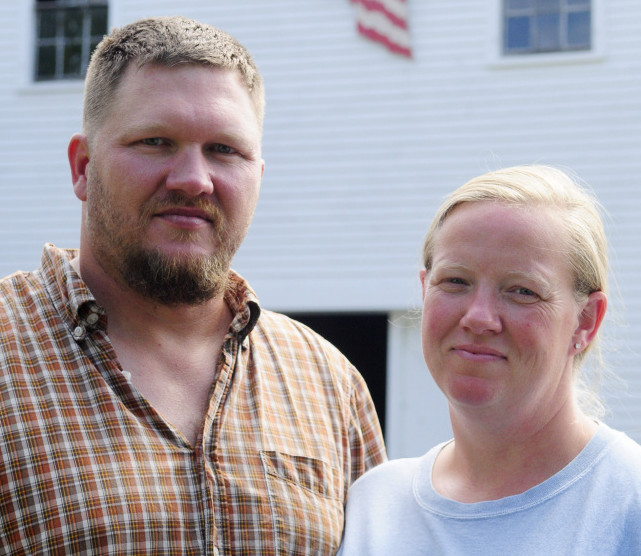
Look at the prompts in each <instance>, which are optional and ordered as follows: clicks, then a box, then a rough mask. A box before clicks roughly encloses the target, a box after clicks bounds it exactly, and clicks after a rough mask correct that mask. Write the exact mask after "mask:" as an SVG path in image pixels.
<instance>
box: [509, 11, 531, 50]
mask: <svg viewBox="0 0 641 556" xmlns="http://www.w3.org/2000/svg"><path fill="white" fill-rule="evenodd" d="M506 41H507V45H506V46H507V50H508V51H509V50H522V49H524V48H529V47H530V46H531V44H532V39H531V36H530V18H529V17H510V18H508V20H507V32H506Z"/></svg>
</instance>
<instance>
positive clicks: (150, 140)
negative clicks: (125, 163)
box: [141, 137, 165, 147]
mask: <svg viewBox="0 0 641 556" xmlns="http://www.w3.org/2000/svg"><path fill="white" fill-rule="evenodd" d="M164 142H165V141H164V139H161V138H160V137H147V138H146V139H143V140H142V141H141V143H142V144H143V145H148V146H150V147H159V146H160V145H163V144H164Z"/></svg>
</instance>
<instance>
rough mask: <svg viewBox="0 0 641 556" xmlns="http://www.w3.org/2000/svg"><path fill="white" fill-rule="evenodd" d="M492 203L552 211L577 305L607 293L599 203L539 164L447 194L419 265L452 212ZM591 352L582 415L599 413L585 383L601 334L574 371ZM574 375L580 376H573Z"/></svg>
mask: <svg viewBox="0 0 641 556" xmlns="http://www.w3.org/2000/svg"><path fill="white" fill-rule="evenodd" d="M483 201H495V202H500V203H506V204H509V205H514V206H518V207H525V208H530V209H532V210H535V209H536V208H547V209H551V210H554V211H556V212H557V213H558V214H559V215H560V218H559V221H560V223H561V226H562V229H563V231H564V237H562V238H560V243H561V245H563V247H564V248H565V250H566V255H567V261H568V265H569V268H570V271H571V273H572V276H573V280H574V295H575V297H576V299H577V301H580V300H581V299H585V298H586V297H587V296H588V295H590V294H591V293H592V292H596V291H601V292H604V293H605V294H607V293H608V283H607V281H608V269H609V262H608V247H607V240H606V236H605V230H604V227H603V221H602V219H601V206H600V204H599V202H598V201H597V199H596V198H595V197H594V196H593V195H592V194H591V193H590V192H589V191H588V189H587V188H586V187H584V186H583V185H581V184H580V183H579V181H578V179H576V178H573V177H570V175H568V174H567V173H565V172H563V171H561V170H559V169H557V168H554V167H551V166H543V165H530V166H514V167H511V168H504V169H501V170H496V171H494V172H489V173H487V174H483V175H481V176H478V177H476V178H473V179H471V180H470V181H468V182H467V183H465V184H464V185H462V186H461V187H459V188H458V189H457V190H455V191H454V192H453V193H451V194H450V195H449V196H448V197H447V198H446V199H445V201H444V202H443V203H442V204H441V206H440V207H439V209H438V210H437V211H436V215H435V216H434V219H433V220H432V224H431V226H430V229H429V231H428V232H427V235H426V237H425V241H424V243H423V264H424V266H425V268H426V269H427V270H428V271H429V270H430V268H431V266H432V258H433V251H434V244H435V240H436V236H437V235H438V232H439V230H440V228H441V227H442V226H443V223H444V222H445V220H446V219H447V218H448V216H449V215H450V214H451V213H452V211H453V210H454V209H455V208H456V207H458V206H460V205H462V204H464V203H477V202H483ZM588 352H592V355H593V357H594V360H595V363H596V365H595V367H596V370H595V373H594V374H595V375H597V376H596V378H594V377H593V378H592V380H590V381H588V380H587V379H586V377H583V378H582V379H580V380H579V383H578V390H579V401H580V402H581V405H582V407H583V409H584V410H585V411H586V413H592V414H598V413H601V412H602V405H601V403H600V401H599V400H598V393H597V392H595V390H596V388H595V387H593V386H590V387H588V386H587V383H588V382H590V383H591V384H592V383H600V380H601V374H602V371H603V360H602V354H601V340H600V335H597V336H595V338H594V339H593V340H592V342H591V343H590V345H589V346H587V347H586V349H585V350H583V351H582V352H581V353H579V354H578V355H577V356H576V357H575V368H576V369H577V371H578V368H579V366H580V364H581V363H582V362H583V360H584V358H585V356H586V354H587V353H588ZM577 375H578V372H577Z"/></svg>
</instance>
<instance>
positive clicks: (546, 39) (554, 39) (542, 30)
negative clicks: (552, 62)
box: [536, 14, 561, 50]
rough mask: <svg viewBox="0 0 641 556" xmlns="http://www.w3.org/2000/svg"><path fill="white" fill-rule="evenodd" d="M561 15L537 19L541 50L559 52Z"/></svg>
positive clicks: (542, 16) (541, 16)
mask: <svg viewBox="0 0 641 556" xmlns="http://www.w3.org/2000/svg"><path fill="white" fill-rule="evenodd" d="M559 20H560V17H559V14H545V15H540V16H538V17H537V18H536V22H537V31H538V39H539V40H538V47H539V50H559V49H560V46H561V44H560V40H559Z"/></svg>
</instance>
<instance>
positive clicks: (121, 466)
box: [0, 245, 385, 555]
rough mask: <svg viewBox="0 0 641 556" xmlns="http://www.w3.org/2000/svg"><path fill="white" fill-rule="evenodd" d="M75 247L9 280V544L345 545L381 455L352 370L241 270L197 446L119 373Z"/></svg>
mask: <svg viewBox="0 0 641 556" xmlns="http://www.w3.org/2000/svg"><path fill="white" fill-rule="evenodd" d="M75 254H76V253H75V251H71V250H70V251H63V250H58V249H56V248H55V247H53V246H52V245H48V246H46V247H45V250H44V254H43V259H42V266H41V268H40V269H38V270H37V271H36V272H33V273H23V272H20V273H16V274H14V275H12V276H10V277H8V278H6V279H4V280H3V281H2V282H0V347H1V353H0V554H12V555H17V554H163V555H166V554H197V555H204V554H225V555H237V554H252V555H262V554H305V555H308V554H322V555H328V554H333V553H334V552H335V550H336V549H337V548H338V545H339V543H340V539H341V534H342V529H343V504H344V501H345V495H346V491H347V488H348V486H349V485H350V483H351V482H353V481H354V480H355V479H356V478H357V477H358V476H359V475H361V474H362V473H363V472H364V471H366V470H367V469H368V468H370V467H373V466H374V465H377V464H379V463H381V462H382V461H383V460H384V459H385V451H384V447H383V441H382V437H381V432H380V427H379V424H378V420H377V418H376V414H375V411H374V407H373V404H372V402H371V399H370V397H369V393H368V392H367V389H366V387H365V384H364V382H363V380H362V378H361V377H360V375H359V374H358V373H357V372H356V370H355V369H354V368H353V367H352V365H350V363H349V362H348V361H347V360H346V359H345V358H344V357H343V356H342V355H341V354H340V353H339V352H338V351H337V350H336V349H335V348H334V347H332V346H331V345H330V344H329V343H327V342H326V341H324V340H323V339H322V338H320V337H319V336H317V335H316V334H314V333H313V332H311V331H310V330H309V329H308V328H306V327H305V326H303V325H301V324H299V323H296V322H294V321H291V320H289V319H288V318H287V317H285V316H283V315H279V314H275V313H272V312H269V311H262V312H261V310H260V309H259V306H258V303H257V300H256V298H255V296H254V294H253V293H252V291H251V290H250V289H249V286H248V285H247V284H246V283H245V282H244V281H243V280H242V278H240V277H239V276H237V275H233V280H232V287H230V289H229V292H228V293H227V294H226V301H227V303H228V304H229V306H230V308H231V309H232V312H233V313H234V314H235V318H234V321H233V323H232V325H231V328H230V331H229V333H228V335H227V337H226V339H225V342H224V346H223V352H222V355H221V358H220V360H219V363H218V378H217V380H216V382H215V384H214V385H213V387H212V392H211V398H210V405H209V411H208V413H207V415H206V418H205V420H204V423H203V427H204V434H203V435H202V440H201V441H200V443H199V444H198V445H197V446H195V447H192V446H191V445H190V444H189V443H188V442H187V441H186V439H185V438H184V437H183V436H182V435H181V434H180V433H179V432H178V431H177V430H176V429H175V428H173V427H172V425H171V424H170V423H168V422H166V421H165V420H164V419H163V418H162V417H161V416H160V415H159V414H158V413H157V412H156V411H155V410H154V409H153V407H151V406H150V404H149V403H148V402H147V401H146V400H145V399H144V398H143V397H142V396H141V394H140V393H139V392H138V391H137V390H136V389H135V388H134V387H133V386H132V385H131V384H130V383H129V382H128V381H127V378H126V376H125V375H123V373H122V368H121V367H120V365H119V363H118V360H117V358H116V355H115V353H114V350H113V347H112V346H111V344H110V342H109V338H108V336H107V318H106V315H105V314H104V312H103V310H102V309H101V308H100V307H99V306H98V305H97V304H96V302H95V301H94V298H93V296H92V295H91V292H90V291H89V290H88V288H87V287H86V285H85V284H84V283H83V282H82V280H81V279H80V277H79V276H78V275H77V274H76V273H75V272H74V271H73V269H72V267H71V265H70V264H69V260H70V259H71V258H72V257H73V256H74V255H75ZM259 315H260V318H259Z"/></svg>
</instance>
